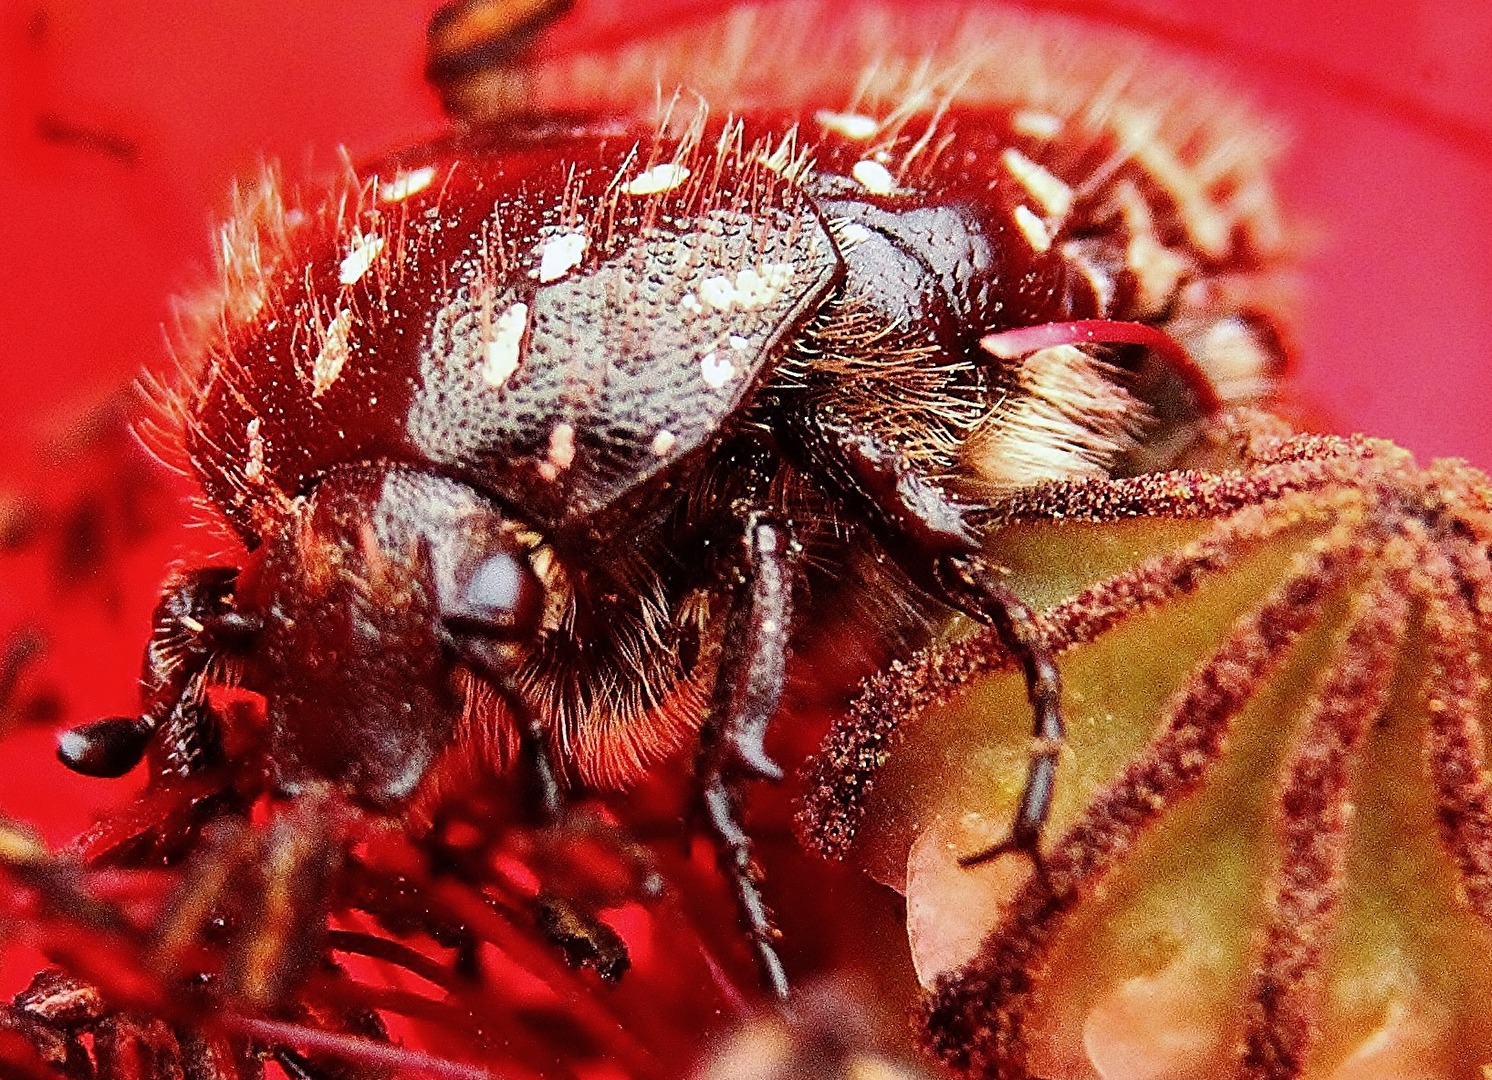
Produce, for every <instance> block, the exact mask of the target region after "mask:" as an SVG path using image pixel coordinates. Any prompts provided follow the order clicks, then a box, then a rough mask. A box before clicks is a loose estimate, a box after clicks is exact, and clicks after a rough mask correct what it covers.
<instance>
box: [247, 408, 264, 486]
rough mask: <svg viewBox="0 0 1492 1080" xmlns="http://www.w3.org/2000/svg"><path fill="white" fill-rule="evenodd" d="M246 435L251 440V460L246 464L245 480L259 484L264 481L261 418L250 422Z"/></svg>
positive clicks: (255, 418)
mask: <svg viewBox="0 0 1492 1080" xmlns="http://www.w3.org/2000/svg"><path fill="white" fill-rule="evenodd" d="M244 434H246V435H247V436H248V438H249V460H248V461H247V462H245V463H244V467H243V478H244V479H245V480H247V481H248V482H249V483H251V484H257V483H259V482H261V481H262V480H263V479H264V436H263V435H261V434H260V433H259V417H257V416H256V417H254V419H252V420H250V421H249V426H248V427H247V428H245V429H244Z"/></svg>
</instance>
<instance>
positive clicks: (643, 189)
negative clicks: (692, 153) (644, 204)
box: [622, 162, 689, 195]
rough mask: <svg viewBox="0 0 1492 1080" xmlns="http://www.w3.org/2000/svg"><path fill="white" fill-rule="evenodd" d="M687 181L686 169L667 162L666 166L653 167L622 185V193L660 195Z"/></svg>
mask: <svg viewBox="0 0 1492 1080" xmlns="http://www.w3.org/2000/svg"><path fill="white" fill-rule="evenodd" d="M688 179H689V170H688V169H686V168H685V167H684V166H682V165H680V164H679V163H678V162H669V163H668V164H666V165H654V166H653V167H652V168H651V169H647V170H645V171H643V172H641V173H639V174H638V175H636V176H635V177H633V178H632V179H631V180H629V181H627V183H626V184H624V185H622V191H624V192H626V193H627V194H628V195H661V194H662V193H663V192H665V191H672V190H673V189H674V188H676V187H678V186H679V185H680V184H682V183H683V182H684V181H685V180H688Z"/></svg>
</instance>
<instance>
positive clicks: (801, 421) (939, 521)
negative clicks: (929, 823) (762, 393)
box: [782, 412, 1064, 876]
mask: <svg viewBox="0 0 1492 1080" xmlns="http://www.w3.org/2000/svg"><path fill="white" fill-rule="evenodd" d="M782 434H783V435H784V436H785V442H786V443H787V444H788V446H789V448H790V449H793V450H796V451H797V453H798V454H799V455H801V456H802V457H804V458H806V459H807V462H808V463H809V464H811V465H812V466H813V468H812V469H811V470H810V475H815V476H822V477H823V478H824V479H825V480H826V481H827V483H828V484H829V485H832V487H833V489H834V494H835V495H837V497H838V498H840V499H841V500H843V501H845V502H846V503H848V504H849V505H851V506H852V507H854V508H855V509H856V510H857V511H858V512H859V513H860V515H861V516H862V517H863V518H864V520H866V521H868V522H869V523H870V524H871V528H872V531H873V532H874V534H875V536H876V538H877V539H878V540H879V542H880V543H881V545H882V547H883V548H884V549H885V551H886V552H887V554H889V555H890V556H891V557H892V558H893V559H894V560H895V561H896V562H897V564H898V565H899V566H900V567H901V569H902V570H903V571H904V572H905V573H906V574H907V575H908V576H909V577H910V578H911V579H912V581H913V582H914V583H915V584H917V585H918V586H919V587H920V588H922V589H924V590H925V591H927V592H928V593H929V594H930V595H932V596H933V597H935V598H936V599H938V600H941V601H942V602H943V603H945V604H947V605H948V606H950V607H952V608H955V609H956V610H958V611H961V612H963V613H964V614H965V615H968V616H969V617H971V618H974V619H977V620H978V621H980V622H982V623H985V624H986V625H988V626H990V627H991V628H992V629H993V630H994V631H995V633H996V634H997V635H998V637H999V639H1000V644H1001V645H1003V646H1004V647H1005V648H1006V649H1008V650H1009V651H1010V654H1011V655H1012V656H1013V657H1015V659H1016V661H1017V662H1018V663H1019V664H1020V666H1021V672H1022V674H1023V675H1024V677H1025V682H1026V696H1027V699H1028V700H1029V701H1030V703H1031V712H1032V727H1033V736H1034V738H1033V743H1032V748H1031V752H1030V756H1029V759H1028V764H1027V769H1026V779H1025V784H1024V786H1023V788H1022V791H1021V796H1020V801H1019V804H1018V806H1017V809H1016V814H1015V821H1014V822H1013V823H1012V825H1011V830H1010V834H1009V835H1008V836H1007V837H1005V838H1004V839H1003V840H1001V841H999V842H998V843H996V844H992V845H991V846H989V847H987V848H984V849H983V850H981V851H977V852H974V853H972V854H970V855H967V856H965V857H963V858H962V859H960V860H959V861H960V863H961V864H962V865H964V866H975V865H978V864H980V863H984V862H988V861H990V860H992V859H996V858H998V857H1000V856H1001V855H1004V854H1007V853H1011V852H1014V853H1018V854H1021V855H1023V856H1025V857H1026V858H1028V859H1030V860H1031V863H1032V865H1033V866H1034V868H1035V870H1036V873H1037V874H1038V875H1041V876H1044V874H1045V869H1044V866H1043V863H1042V858H1041V848H1040V844H1041V833H1042V829H1043V827H1044V826H1045V825H1046V821H1047V818H1048V816H1049V815H1050V813H1051V804H1052V790H1053V786H1054V784H1055V781H1056V772H1057V758H1058V756H1059V755H1060V753H1061V748H1062V742H1063V738H1064V728H1063V724H1062V680H1061V676H1060V674H1059V673H1058V671H1057V664H1056V661H1055V660H1054V658H1053V655H1052V650H1051V648H1050V647H1049V646H1048V645H1047V643H1046V642H1045V640H1044V638H1043V635H1042V631H1041V627H1040V624H1039V622H1038V620H1037V617H1036V613H1035V612H1034V611H1032V609H1031V608H1030V606H1029V605H1027V604H1026V602H1025V601H1024V600H1022V599H1021V598H1020V597H1019V596H1017V595H1016V594H1015V593H1014V592H1013V591H1012V590H1011V589H1010V588H1009V587H1008V586H1006V585H1005V583H1004V582H1002V581H1001V580H1000V577H999V570H998V568H997V567H996V566H994V565H993V564H992V563H990V562H989V560H987V559H986V558H985V557H984V555H983V553H982V545H981V542H980V537H979V533H978V531H977V530H976V529H975V528H974V527H973V525H972V524H971V523H970V522H969V520H968V518H967V511H966V509H965V508H964V507H963V506H961V505H960V504H959V503H957V502H955V501H954V500H953V499H952V498H950V497H949V496H948V495H947V494H946V493H945V492H944V491H942V489H941V488H939V487H938V486H937V485H936V484H935V483H933V482H932V481H931V480H930V479H928V478H927V477H926V476H923V475H922V474H921V473H920V472H919V471H918V470H917V469H916V468H915V467H914V466H913V465H912V463H911V462H910V461H908V459H907V458H906V456H905V455H904V454H902V453H901V452H900V451H898V450H897V449H896V448H895V447H893V446H891V445H890V444H889V443H887V442H886V441H885V440H884V439H882V438H881V437H880V436H879V435H876V434H874V433H872V432H869V431H866V430H864V429H863V428H861V427H859V426H857V425H854V424H852V423H849V422H847V421H844V420H842V419H839V418H837V417H829V416H824V415H821V414H815V413H812V412H809V413H804V414H801V415H799V416H798V417H797V418H795V419H793V420H791V421H789V423H788V424H787V425H786V430H785V431H784V432H783V433H782Z"/></svg>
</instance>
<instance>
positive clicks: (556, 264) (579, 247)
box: [539, 233, 590, 281]
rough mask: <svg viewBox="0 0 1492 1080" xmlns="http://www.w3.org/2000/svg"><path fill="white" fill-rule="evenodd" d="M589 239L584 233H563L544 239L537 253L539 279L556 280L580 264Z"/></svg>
mask: <svg viewBox="0 0 1492 1080" xmlns="http://www.w3.org/2000/svg"><path fill="white" fill-rule="evenodd" d="M589 245H590V240H589V239H587V238H586V235H585V234H584V233H563V234H562V235H560V236H554V237H550V238H549V239H548V240H546V241H544V247H543V249H542V250H541V251H540V253H539V280H540V281H558V280H559V279H560V278H562V277H564V276H565V275H566V274H568V273H569V272H570V271H571V270H574V269H575V268H576V267H577V266H579V265H580V260H581V259H583V258H585V249H586V248H587V247H588V246H589Z"/></svg>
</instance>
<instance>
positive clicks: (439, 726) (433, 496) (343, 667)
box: [240, 466, 545, 808]
mask: <svg viewBox="0 0 1492 1080" xmlns="http://www.w3.org/2000/svg"><path fill="white" fill-rule="evenodd" d="M528 551H529V548H528V545H527V544H526V543H525V542H524V539H523V532H522V530H521V528H520V527H519V526H517V525H515V523H514V522H513V521H512V520H511V519H509V518H507V517H505V516H504V515H503V514H502V513H501V512H500V511H499V510H498V509H497V508H496V507H495V506H494V505H493V504H492V503H491V502H490V501H489V500H488V499H486V498H484V497H483V496H482V495H480V494H479V493H477V492H476V491H473V490H472V489H471V488H469V487H467V486H465V485H463V484H460V483H458V482H456V481H453V480H449V479H446V478H444V477H439V476H435V475H432V474H429V473H422V472H418V471H415V470H412V469H407V468H403V467H398V466H377V467H373V466H369V467H360V468H356V469H347V470H338V471H336V472H333V473H330V474H328V475H327V476H326V477H324V478H323V479H322V480H321V482H320V483H318V484H317V485H316V486H315V487H314V488H313V489H312V490H311V492H310V494H308V495H307V496H305V497H304V498H302V499H300V500H298V501H297V503H296V505H295V508H294V510H293V512H292V520H291V521H290V522H289V523H288V524H287V527H285V528H284V529H282V530H280V531H279V534H278V535H277V536H276V537H275V538H274V539H273V540H271V541H269V542H268V543H267V544H266V546H265V548H264V550H263V553H262V556H261V558H260V560H259V561H258V563H257V565H256V566H255V567H253V568H252V570H251V572H250V573H249V574H248V575H246V580H245V581H244V585H243V589H242V591H241V593H240V599H241V603H242V604H243V606H244V608H245V609H246V610H250V611H254V612H256V613H257V614H258V616H259V618H260V619H261V620H262V624H263V637H262V640H261V645H260V648H259V650H258V651H257V653H256V656H255V658H254V661H253V663H254V677H255V681H256V683H257V684H258V686H259V687H260V688H262V689H263V691H264V693H265V697H266V699H267V711H268V720H269V726H270V738H271V744H272V751H273V753H272V758H273V760H274V763H275V769H276V773H277V777H276V778H277V782H278V785H279V786H280V788H281V789H282V790H285V791H287V792H291V793H293V792H295V791H297V790H299V789H300V788H302V787H304V786H306V785H307V784H309V783H314V782H317V781H321V780H330V781H333V782H339V783H342V784H344V785H346V786H347V787H348V788H350V790H351V792H352V794H353V796H354V797H355V798H356V799H357V800H358V801H360V802H362V803H364V804H367V805H370V806H373V807H375V808H388V807H391V806H394V805H397V804H398V803H400V802H402V801H403V800H405V799H406V798H408V796H409V795H410V794H411V793H412V792H413V791H414V789H415V788H416V787H417V786H418V785H419V783H420V781H421V779H422V778H423V777H424V776H425V774H426V772H427V771H428V770H429V767H430V765H431V764H432V762H433V761H434V760H435V758H436V756H437V755H438V754H439V753H440V751H441V750H442V749H443V748H444V746H445V745H446V744H447V743H448V742H449V740H450V738H451V736H452V733H453V731H454V729H455V726H456V723H457V722H458V720H459V719H460V716H461V712H462V708H463V695H462V687H461V685H460V681H459V678H458V666H459V665H461V664H463V663H464V664H465V665H466V666H467V667H469V668H471V669H473V670H474V671H476V673H477V674H478V675H480V676H481V677H483V678H486V679H488V680H489V681H491V682H493V683H494V684H495V687H496V688H497V689H498V690H499V691H500V692H507V693H511V682H512V678H513V675H514V673H515V672H516V670H517V667H518V665H519V664H520V663H521V662H522V661H523V659H524V658H525V657H526V656H527V655H528V654H529V652H530V651H531V649H532V647H533V645H534V644H535V643H536V641H537V638H538V635H539V633H540V623H541V621H542V615H543V611H544V600H545V588H544V585H543V583H542V582H541V581H540V579H539V577H538V575H537V574H535V572H534V570H533V568H532V566H531V564H530V562H529V557H528Z"/></svg>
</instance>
